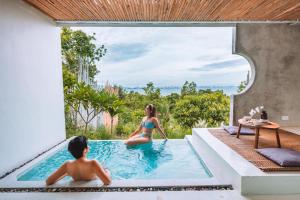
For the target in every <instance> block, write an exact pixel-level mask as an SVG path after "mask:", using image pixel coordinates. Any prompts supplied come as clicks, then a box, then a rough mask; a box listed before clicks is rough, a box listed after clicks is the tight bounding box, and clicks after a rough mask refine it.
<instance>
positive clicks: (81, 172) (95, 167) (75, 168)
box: [46, 136, 111, 185]
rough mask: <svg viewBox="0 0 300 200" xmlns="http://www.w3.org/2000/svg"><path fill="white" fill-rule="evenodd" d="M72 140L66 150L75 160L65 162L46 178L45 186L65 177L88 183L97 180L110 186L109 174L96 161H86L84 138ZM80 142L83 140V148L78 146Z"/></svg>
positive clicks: (86, 149) (86, 148) (86, 150)
mask: <svg viewBox="0 0 300 200" xmlns="http://www.w3.org/2000/svg"><path fill="white" fill-rule="evenodd" d="M80 137H82V136H80ZM73 140H74V141H73ZM73 140H72V141H71V142H70V143H69V147H68V149H69V151H70V152H71V154H72V155H73V156H74V157H75V158H77V159H76V160H73V161H67V162H65V163H64V164H63V165H62V166H61V167H60V168H58V169H57V170H56V171H55V172H54V173H53V174H51V175H50V176H49V177H48V179H47V180H46V184H47V185H51V184H53V183H55V182H56V181H58V180H60V179H62V178H63V177H65V176H71V177H72V178H73V180H74V181H90V180H94V179H97V178H99V179H100V180H102V182H103V183H104V184H106V185H108V184H110V183H111V178H110V172H109V171H108V170H105V169H103V167H102V166H101V165H100V163H99V162H98V161H97V160H88V159H87V158H86V154H87V152H88V147H87V145H86V141H84V140H86V138H85V139H82V138H78V137H77V138H74V139H73ZM77 140H78V141H77ZM81 140H83V143H84V145H83V147H82V146H80V145H81ZM72 142H73V143H75V145H73V143H72ZM74 147H75V149H74ZM80 152H81V154H80Z"/></svg>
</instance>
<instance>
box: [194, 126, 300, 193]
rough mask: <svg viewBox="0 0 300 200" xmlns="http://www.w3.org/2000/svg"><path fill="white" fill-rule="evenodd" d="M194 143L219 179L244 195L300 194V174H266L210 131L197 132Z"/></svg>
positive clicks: (196, 129)
mask: <svg viewBox="0 0 300 200" xmlns="http://www.w3.org/2000/svg"><path fill="white" fill-rule="evenodd" d="M190 141H191V143H192V145H193V146H194V148H195V149H196V151H197V152H198V153H199V154H201V157H202V158H203V160H205V161H206V165H207V166H208V168H209V169H210V170H212V171H213V172H214V175H215V177H216V178H217V179H219V181H220V180H222V181H225V182H229V183H231V184H232V185H233V187H234V189H236V190H238V191H240V192H241V194H244V195H266V194H300V189H299V188H300V172H263V171H261V170H260V169H259V168H257V167H256V166H255V165H253V164H252V163H250V162H249V161H247V160H246V159H245V158H243V157H242V156H240V155H239V154H238V153H237V152H235V151H234V150H232V149H231V148H230V147H228V146H227V145H226V144H224V143H223V142H221V141H220V140H218V139H217V138H216V137H214V136H213V135H212V134H211V133H210V132H209V131H208V129H206V128H195V129H193V134H192V139H191V140H190Z"/></svg>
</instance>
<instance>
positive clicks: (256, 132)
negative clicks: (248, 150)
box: [254, 128, 259, 149]
mask: <svg viewBox="0 0 300 200" xmlns="http://www.w3.org/2000/svg"><path fill="white" fill-rule="evenodd" d="M258 139H259V128H255V143H254V148H255V149H257V148H258Z"/></svg>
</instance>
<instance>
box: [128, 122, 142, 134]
mask: <svg viewBox="0 0 300 200" xmlns="http://www.w3.org/2000/svg"><path fill="white" fill-rule="evenodd" d="M142 128H143V127H142V122H141V123H140V126H139V127H138V128H137V129H136V130H135V131H134V132H133V133H131V134H130V135H129V137H132V136H135V135H136V134H138V133H140V132H141V131H142Z"/></svg>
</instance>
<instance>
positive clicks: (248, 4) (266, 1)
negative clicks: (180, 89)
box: [24, 0, 300, 22]
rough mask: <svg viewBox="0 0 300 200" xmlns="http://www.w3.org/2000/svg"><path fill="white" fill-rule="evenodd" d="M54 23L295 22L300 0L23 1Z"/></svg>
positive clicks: (299, 14)
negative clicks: (50, 18) (51, 19)
mask: <svg viewBox="0 0 300 200" xmlns="http://www.w3.org/2000/svg"><path fill="white" fill-rule="evenodd" d="M24 1H25V2H27V3H29V4H31V5H33V6H34V7H36V8H38V9H39V10H41V11H42V12H44V13H46V14H47V15H49V16H50V17H52V18H53V19H54V20H57V21H134V22H135V21H172V22H174V21H175V22H180V21H194V22H201V21H208V22H210V21H298V20H300V0H24Z"/></svg>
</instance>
